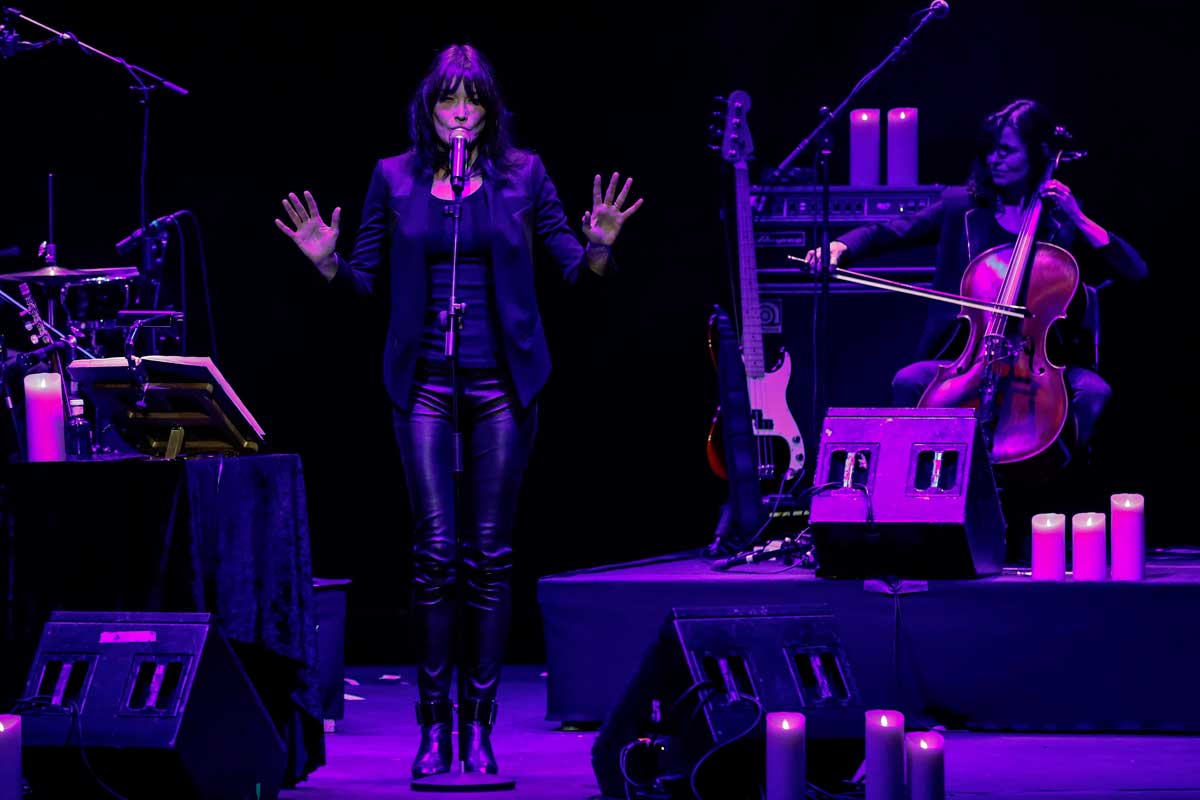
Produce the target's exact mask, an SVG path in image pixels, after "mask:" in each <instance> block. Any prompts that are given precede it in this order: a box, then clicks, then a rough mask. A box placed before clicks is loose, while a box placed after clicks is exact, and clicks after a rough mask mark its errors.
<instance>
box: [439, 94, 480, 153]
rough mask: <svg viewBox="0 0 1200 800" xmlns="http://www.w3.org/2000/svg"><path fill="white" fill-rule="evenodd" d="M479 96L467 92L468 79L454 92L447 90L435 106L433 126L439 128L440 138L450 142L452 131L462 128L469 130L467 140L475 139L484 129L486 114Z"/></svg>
mask: <svg viewBox="0 0 1200 800" xmlns="http://www.w3.org/2000/svg"><path fill="white" fill-rule="evenodd" d="M486 113H487V112H486V111H485V110H484V108H483V106H481V105H479V98H477V97H471V96H470V95H469V94H468V93H467V85H466V81H461V82H460V83H459V84H458V88H457V89H456V90H455V91H453V92H449V91H447V92H445V93H444V94H443V95H442V96H441V98H440V99H439V100H438V102H437V105H436V106H434V107H433V127H434V128H435V129H436V130H437V135H438V138H439V139H441V140H442V141H443V142H445V143H447V144H448V143H449V142H450V131H452V130H454V129H455V128H462V129H463V130H465V131H466V132H467V141H469V142H473V141H475V137H476V136H478V135H479V132H480V131H481V130H483V122H484V120H483V118H484V116H485V115H486Z"/></svg>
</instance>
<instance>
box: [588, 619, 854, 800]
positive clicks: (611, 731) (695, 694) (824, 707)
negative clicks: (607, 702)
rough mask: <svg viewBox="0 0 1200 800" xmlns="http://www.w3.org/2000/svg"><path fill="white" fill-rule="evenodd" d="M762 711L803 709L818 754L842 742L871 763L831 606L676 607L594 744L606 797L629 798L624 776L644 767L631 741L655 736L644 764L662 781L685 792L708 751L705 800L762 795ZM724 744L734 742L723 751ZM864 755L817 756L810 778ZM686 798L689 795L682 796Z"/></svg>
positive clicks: (702, 778) (701, 780)
mask: <svg viewBox="0 0 1200 800" xmlns="http://www.w3.org/2000/svg"><path fill="white" fill-rule="evenodd" d="M760 707H761V709H762V712H763V714H764V715H765V714H766V713H768V712H771V711H800V712H803V713H804V715H805V717H806V726H807V737H808V741H809V743H810V744H812V745H813V747H810V754H811V753H813V752H814V747H815V752H816V753H818V754H821V753H822V751H821V748H820V746H819V745H818V744H817V743H819V742H820V741H821V740H828V741H829V742H830V743H832V742H837V743H838V744H839V746H843V747H844V743H846V742H854V741H855V740H857V741H858V746H857V750H858V752H857V757H859V758H861V755H862V753H861V739H862V726H863V713H864V709H863V708H862V702H861V700H860V697H859V693H858V688H857V686H856V685H855V681H854V676H853V674H852V671H851V669H850V662H849V659H848V658H847V656H846V652H845V650H844V648H843V647H842V643H841V639H840V638H839V636H838V632H837V626H836V624H835V620H834V617H833V615H832V614H831V613H830V612H829V610H828V608H827V607H825V606H821V605H779V606H756V607H748V608H682V609H681V608H677V609H674V610H672V612H671V614H670V615H669V616H668V618H667V619H666V621H665V622H664V623H663V625H662V627H661V628H660V629H659V633H658V636H657V638H656V639H655V641H654V642H653V643H652V644H651V645H650V647H649V648H648V649H647V650H646V652H645V655H644V656H643V658H642V663H641V665H640V666H639V668H638V670H637V672H636V673H635V674H634V675H633V677H632V678H631V680H630V681H629V683H628V684H627V686H626V689H625V691H624V693H623V694H622V697H621V699H620V700H619V702H618V703H617V704H616V705H615V706H614V707H613V709H612V711H611V712H610V713H609V715H608V718H607V719H606V720H605V722H604V725H603V727H602V728H601V730H600V734H599V736H598V737H597V738H596V742H595V744H594V745H593V747H592V766H593V769H594V771H595V773H596V779H597V781H598V782H599V784H600V788H601V791H602V792H603V794H604V796H605V797H613V798H624V797H626V796H628V795H627V794H626V789H627V788H629V787H627V786H626V783H625V777H624V775H623V772H624V773H626V774H628V773H630V772H631V771H636V770H635V768H634V767H633V766H632V762H633V760H632V759H630V758H628V757H627V754H628V752H629V751H628V750H627V745H630V744H631V743H633V742H636V741H637V740H638V739H639V738H640V737H652V738H653V741H654V742H656V743H657V745H656V746H655V748H654V751H655V752H654V754H653V755H654V759H655V763H654V764H650V765H647V764H645V763H643V764H642V765H641V767H642V769H643V770H644V771H651V772H654V773H657V776H658V778H659V779H660V783H665V782H666V781H667V780H668V778H669V777H670V776H676V777H677V781H678V782H679V783H681V784H682V785H683V786H686V785H687V783H688V779H689V777H690V773H691V771H692V770H693V769H694V768H695V767H696V765H697V763H698V762H699V761H700V759H701V757H702V756H704V755H705V753H709V756H708V757H707V758H706V759H705V762H706V763H705V771H704V773H703V775H701V774H700V773H699V772H697V785H698V787H702V788H703V791H702V792H701V794H702V796H704V797H721V798H725V800H739V798H743V797H746V798H758V797H759V796H760V795H759V791H760V788H761V787H760V784H761V783H762V781H763V777H764V772H763V766H762V765H763V763H764V761H763V758H764V754H763V741H764V737H763V730H764V724H765V718H764V719H759V720H758V722H757V724H756V719H757V718H758V713H759V711H758V709H759V708H760ZM721 744H724V745H727V747H725V748H720V749H719V750H717V751H714V750H713V748H714V746H715V745H721ZM852 746H853V745H852ZM831 752H832V751H831ZM854 757H855V756H854V755H851V756H850V757H848V758H847V759H844V760H842V761H841V762H840V763H839V762H838V761H837V759H834V758H825V759H822V758H816V759H814V758H813V757H810V758H809V764H810V769H809V772H810V774H814V768H815V774H816V775H819V774H821V767H822V766H824V767H829V768H833V767H834V766H835V764H836V767H837V768H838V769H841V770H843V771H844V770H845V769H847V768H848V769H849V770H850V771H851V772H852V771H853V769H854V766H853V765H850V763H849V762H850V761H853V760H854ZM643 761H644V759H643ZM846 774H849V773H846ZM638 782H639V783H647V782H648V781H646V780H642V779H638ZM679 796H687V797H690V796H691V795H690V794H689V793H688V792H687V790H684V789H681V790H680V794H679Z"/></svg>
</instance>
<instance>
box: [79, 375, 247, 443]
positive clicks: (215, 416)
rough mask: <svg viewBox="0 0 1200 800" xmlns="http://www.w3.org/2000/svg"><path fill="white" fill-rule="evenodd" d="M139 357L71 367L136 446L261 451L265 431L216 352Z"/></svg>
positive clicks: (104, 418) (100, 414)
mask: <svg viewBox="0 0 1200 800" xmlns="http://www.w3.org/2000/svg"><path fill="white" fill-rule="evenodd" d="M135 362H136V365H137V366H136V368H132V369H131V367H130V364H129V362H128V361H127V360H126V359H124V358H121V357H116V358H93V359H77V360H75V361H72V362H71V363H70V364H69V365H68V366H67V373H68V375H69V376H70V378H71V380H72V381H75V382H76V383H77V384H78V388H79V392H80V393H81V394H82V395H83V396H84V397H86V398H87V399H88V400H89V401H91V403H92V405H93V406H94V407H95V409H96V412H97V420H98V421H99V423H100V425H101V426H103V425H107V424H111V425H112V426H113V427H114V428H115V429H116V431H117V432H118V433H119V434H120V435H121V438H122V439H124V440H125V441H126V442H127V443H128V444H129V445H130V446H131V447H133V448H134V450H136V451H137V452H140V453H145V454H147V455H151V456H164V457H166V458H175V457H177V456H178V455H180V454H181V453H182V454H189V455H192V454H205V453H207V454H217V453H224V454H230V455H240V454H248V453H257V452H258V450H259V448H260V447H261V446H262V444H263V430H262V428H261V427H260V426H259V424H258V422H257V421H256V420H255V419H254V416H253V415H252V414H251V413H250V411H249V410H248V409H247V408H246V406H245V405H243V403H242V401H241V400H240V399H239V398H238V396H237V394H236V393H235V392H234V391H233V388H232V387H231V386H230V385H229V383H228V382H227V381H226V380H225V377H224V376H223V375H221V371H220V370H218V369H217V367H216V365H215V364H213V362H212V359H211V358H208V357H199V356H145V357H143V358H139V359H136V360H135Z"/></svg>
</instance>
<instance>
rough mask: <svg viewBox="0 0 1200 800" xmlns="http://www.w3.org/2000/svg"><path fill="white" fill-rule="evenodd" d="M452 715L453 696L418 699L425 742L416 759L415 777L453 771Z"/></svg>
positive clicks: (418, 721)
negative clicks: (439, 698)
mask: <svg viewBox="0 0 1200 800" xmlns="http://www.w3.org/2000/svg"><path fill="white" fill-rule="evenodd" d="M451 723H452V715H451V713H450V701H449V700H433V701H426V702H423V703H422V702H419V703H417V724H418V725H420V726H421V744H420V746H419V747H418V748H417V757H416V758H415V759H413V765H412V775H413V777H414V778H428V777H429V776H430V775H440V774H442V773H443V772H449V771H450V767H451V765H452V762H453V760H454V743H453V741H452V740H451V734H452V733H453V726H452V725H451Z"/></svg>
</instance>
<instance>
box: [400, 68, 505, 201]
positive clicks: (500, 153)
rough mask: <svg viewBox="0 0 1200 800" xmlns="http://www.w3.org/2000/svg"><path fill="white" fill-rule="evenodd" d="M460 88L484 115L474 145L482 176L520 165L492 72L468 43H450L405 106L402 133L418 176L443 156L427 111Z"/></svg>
mask: <svg viewBox="0 0 1200 800" xmlns="http://www.w3.org/2000/svg"><path fill="white" fill-rule="evenodd" d="M460 84H461V85H463V86H464V87H465V88H466V90H467V95H468V96H470V97H471V98H472V99H473V100H475V101H476V102H478V103H479V104H480V105H481V106H483V108H484V110H485V111H486V112H487V116H486V123H485V124H484V126H483V130H482V132H481V133H480V134H479V139H478V142H477V147H478V150H479V155H478V156H477V157H476V160H475V164H476V165H477V166H478V167H479V168H480V169H481V170H482V171H483V174H484V175H486V176H487V177H489V178H492V179H496V178H502V177H504V176H506V175H507V174H509V173H510V172H512V171H513V169H514V168H515V167H516V166H517V165H518V164H519V163H520V160H521V156H522V153H521V151H519V150H517V149H516V148H515V147H513V144H512V139H511V137H510V136H509V131H508V126H509V122H508V110H507V108H506V107H505V105H504V98H503V97H502V96H501V94H500V86H499V83H498V82H497V80H496V73H495V70H493V69H492V65H491V63H489V62H488V60H487V59H486V58H485V57H484V56H483V54H482V53H480V52H479V51H478V50H476V49H475V48H474V47H472V46H471V45H469V44H452V45H450V46H449V47H446V48H444V49H443V50H442V51H441V52H439V53H438V54H437V55H436V56H434V59H433V63H432V64H430V66H429V69H428V70H427V71H426V73H425V76H424V77H423V78H422V79H421V83H420V85H418V86H417V90H416V92H414V93H413V97H412V100H411V101H410V102H409V104H408V132H409V136H410V137H411V139H412V146H413V151H414V152H415V153H416V155H417V162H418V164H419V168H420V172H421V174H422V175H425V176H431V175H432V174H433V173H434V172H436V171H437V169H438V168H439V167H441V166H443V165H444V164H446V162H447V159H448V158H449V151H448V149H447V147H446V145H445V144H444V143H443V142H442V140H441V139H439V138H438V135H437V130H436V129H435V128H434V126H433V109H434V106H436V105H437V103H438V101H439V100H441V98H442V97H443V95H445V94H447V93H450V94H452V93H454V92H457V91H458V87H459V85H460Z"/></svg>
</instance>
